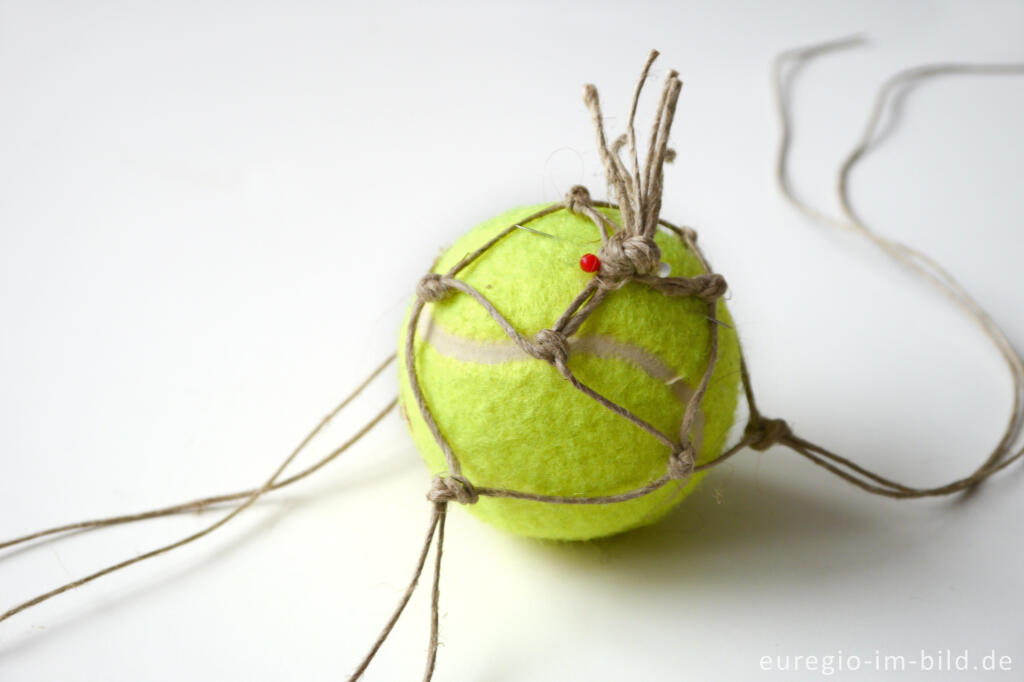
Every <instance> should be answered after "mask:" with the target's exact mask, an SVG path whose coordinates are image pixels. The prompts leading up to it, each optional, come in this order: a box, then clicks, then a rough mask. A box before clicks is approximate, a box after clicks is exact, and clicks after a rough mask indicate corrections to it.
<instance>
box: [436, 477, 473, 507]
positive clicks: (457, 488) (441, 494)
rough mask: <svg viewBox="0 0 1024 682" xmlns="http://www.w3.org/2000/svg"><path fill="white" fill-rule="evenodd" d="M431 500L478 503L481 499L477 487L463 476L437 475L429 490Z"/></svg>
mask: <svg viewBox="0 0 1024 682" xmlns="http://www.w3.org/2000/svg"><path fill="white" fill-rule="evenodd" d="M427 499H428V500H430V501H431V502H436V503H446V502H458V503H459V504H476V503H477V502H478V501H479V500H480V495H479V494H477V492H476V488H474V487H473V484H472V483H470V482H469V481H468V480H466V479H465V478H464V477H462V476H435V477H434V481H433V482H432V483H431V485H430V490H429V491H428V492H427Z"/></svg>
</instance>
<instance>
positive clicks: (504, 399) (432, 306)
mask: <svg viewBox="0 0 1024 682" xmlns="http://www.w3.org/2000/svg"><path fill="white" fill-rule="evenodd" d="M541 208H543V206H527V207H522V208H517V209H513V210H511V211H508V212H506V213H504V214H502V215H499V216H497V217H495V218H493V219H491V220H488V221H487V222H485V223H483V224H481V225H479V226H478V227H476V228H475V229H473V230H471V231H470V232H468V233H466V234H465V235H463V237H461V238H460V239H458V240H457V241H456V242H455V243H454V244H453V245H452V246H451V248H449V249H448V250H447V251H445V252H444V253H443V254H442V255H441V256H440V258H439V259H438V260H437V261H436V262H435V264H434V266H433V268H432V272H435V273H440V274H443V273H446V272H447V271H448V270H449V269H450V268H451V267H452V266H453V265H455V264H456V263H457V262H458V261H459V260H461V259H462V258H463V257H464V256H465V255H466V254H468V253H471V252H473V251H475V250H476V249H477V248H479V247H480V246H482V245H483V244H484V243H486V242H487V241H488V240H490V239H491V238H493V237H494V236H496V235H497V234H498V233H500V232H501V231H502V230H504V229H505V228H507V227H508V226H509V225H512V224H514V223H516V222H517V221H521V220H523V219H525V218H527V217H528V216H530V215H532V214H533V213H535V212H537V211H538V210H539V209H541ZM598 210H601V211H603V212H605V213H606V214H607V215H608V216H610V217H611V218H612V219H613V220H616V221H618V220H619V219H620V215H619V213H618V211H617V210H615V209H611V208H608V209H605V208H601V209H598ZM527 227H529V228H530V229H529V230H527V229H521V230H520V229H517V230H514V231H513V232H512V233H510V234H508V235H506V236H505V237H504V238H502V239H501V240H500V241H498V242H497V243H495V244H494V245H493V246H492V247H490V248H489V249H488V250H487V251H486V252H484V253H483V254H482V255H480V256H479V257H478V258H476V259H475V260H474V261H473V262H472V263H470V264H469V265H468V266H467V267H465V269H463V270H462V271H461V272H460V273H459V274H458V276H457V278H458V279H461V280H464V281H465V282H467V283H468V284H470V285H471V286H473V287H474V288H476V289H477V290H478V291H480V292H481V293H482V294H483V295H484V296H486V297H487V298H488V299H489V300H490V301H491V303H493V305H494V306H495V308H496V309H497V310H498V311H499V312H501V314H502V315H503V316H505V318H506V319H508V320H509V322H511V323H512V325H513V326H514V327H515V328H516V330H518V331H519V332H520V333H521V334H523V335H524V336H525V337H526V338H530V339H532V338H533V337H534V335H535V334H536V333H537V332H538V331H539V330H541V329H547V328H550V327H551V326H552V325H553V324H554V323H555V321H556V320H557V319H558V317H559V316H560V315H561V314H562V313H563V312H564V311H565V309H566V308H567V307H568V306H569V304H570V303H571V301H572V300H573V299H574V298H575V297H576V296H577V294H579V292H580V291H581V290H582V289H583V288H584V287H585V286H586V284H587V282H588V280H589V279H590V278H591V277H593V276H594V275H593V274H590V273H588V272H585V271H584V270H583V269H582V268H581V266H580V259H581V257H582V256H583V255H584V254H587V253H592V252H593V253H596V252H597V251H598V250H599V248H600V246H601V239H600V233H599V232H598V229H597V227H596V226H595V225H594V223H593V222H592V221H591V220H590V219H588V218H585V217H583V216H580V215H577V214H575V213H571V212H569V211H567V210H558V211H556V212H554V213H551V214H549V215H547V216H544V217H542V218H539V219H536V220H533V221H531V222H529V223H528V225H527ZM538 233H542V234H538ZM655 241H656V243H657V244H658V246H659V248H660V249H661V254H662V261H663V263H664V264H667V265H668V266H669V270H670V272H671V275H672V276H674V277H690V276H694V275H697V274H701V273H703V272H704V269H703V268H702V266H701V263H700V260H699V259H698V258H697V256H696V255H695V254H693V253H692V252H691V251H690V250H689V249H688V248H687V246H686V244H685V243H684V242H683V241H682V240H681V239H680V238H679V237H678V236H677V235H675V234H672V233H668V232H663V231H660V230H659V232H658V234H657V235H656V236H655ZM663 268H664V266H663ZM716 305H717V317H718V319H719V320H721V321H722V322H724V323H725V324H724V325H719V328H718V335H719V340H718V358H717V362H716V365H715V369H714V373H713V374H712V377H711V383H710V384H709V386H708V389H707V392H706V393H705V395H704V398H703V401H702V402H701V409H700V412H699V414H698V415H697V419H696V422H695V426H694V428H693V430H692V431H691V433H690V434H689V437H690V440H691V442H692V443H693V445H694V447H695V449H696V451H697V463H698V464H700V463H704V462H707V461H709V460H711V459H713V458H714V457H715V456H717V455H718V454H719V453H720V452H721V450H722V448H723V446H724V443H725V440H726V437H727V436H728V433H729V430H730V428H731V426H732V424H733V418H734V413H735V410H736V404H737V398H738V388H739V378H740V356H739V344H738V341H737V338H736V333H735V331H734V329H733V327H732V320H731V318H730V315H729V312H728V310H727V308H726V306H725V304H724V302H722V301H721V300H719V301H718V302H717V303H716ZM707 314H708V304H707V303H706V302H704V301H702V300H699V299H696V298H685V297H683V298H680V297H669V296H666V295H664V294H662V293H660V292H658V291H655V290H653V289H651V288H650V287H648V286H647V285H645V284H642V283H639V282H628V283H627V284H625V285H624V286H622V287H621V288H619V289H615V290H613V291H611V292H609V293H608V295H607V296H606V298H605V300H604V301H602V302H601V304H600V305H599V306H598V307H597V309H596V310H595V311H594V312H593V313H592V314H591V315H590V317H589V318H587V320H586V321H585V322H584V323H583V325H582V326H581V327H580V329H579V330H578V331H577V332H576V334H574V335H571V336H570V337H569V349H570V353H569V360H568V366H569V368H570V369H571V371H572V372H573V374H574V375H575V376H576V377H578V378H579V379H580V380H581V381H582V382H584V383H586V384H587V385H589V386H590V387H592V388H593V389H595V390H596V391H597V392H599V393H601V394H602V395H604V396H605V397H607V398H609V399H610V400H611V401H612V402H614V403H616V404H618V405H621V406H623V407H626V408H627V409H629V410H630V411H632V412H634V413H635V414H636V415H638V416H639V417H641V418H642V419H644V420H645V421H647V422H648V423H650V424H652V425H653V426H655V427H657V428H658V429H659V430H661V431H662V432H663V433H665V434H667V435H670V436H671V437H672V438H674V439H678V438H679V437H680V434H679V428H680V422H681V420H682V417H683V412H684V409H685V404H686V400H687V399H688V398H689V396H690V395H692V392H693V390H694V388H696V386H697V385H698V383H699V381H700V379H701V377H702V376H703V374H704V371H705V368H706V366H707V362H708V359H709V354H708V351H709V335H710V331H709V321H708V319H707ZM408 324H409V316H408V314H407V315H406V318H405V321H404V323H403V325H402V330H401V333H400V340H399V362H398V367H399V382H400V392H399V398H400V404H401V408H402V413H403V416H404V417H405V419H406V422H407V424H408V426H409V429H410V431H411V433H412V437H413V440H414V442H415V443H416V446H417V448H418V449H419V451H420V453H421V454H422V456H423V458H424V460H425V461H426V463H427V465H428V466H429V468H430V469H431V471H432V472H434V473H435V474H444V473H447V464H446V461H445V457H444V454H443V452H442V451H441V449H440V448H439V446H438V445H437V443H436V442H435V440H434V437H433V435H432V434H431V433H430V430H429V429H428V427H427V424H426V423H425V422H424V420H423V417H422V415H421V414H420V410H419V407H418V405H417V403H416V401H415V399H414V398H413V395H412V391H411V388H410V383H409V376H408V375H407V372H406V369H405V357H404V346H405V338H406V336H405V335H406V331H407V327H408ZM414 362H415V367H416V376H417V379H418V383H419V386H420V389H421V392H422V395H423V398H424V400H425V402H426V404H427V406H428V407H429V409H430V411H431V414H432V415H433V417H434V419H435V421H436V423H437V424H438V427H439V428H440V431H441V433H442V434H443V435H444V437H445V438H446V439H447V441H448V443H449V444H450V445H451V447H452V449H453V451H454V452H455V454H456V456H457V457H458V459H459V462H460V464H461V467H462V473H463V476H465V478H466V479H468V480H469V481H470V482H471V483H472V484H474V485H476V486H485V487H493V488H504V489H513V490H520V491H525V492H530V493H535V494H543V495H559V496H585V497H591V496H603V495H613V494H618V493H622V492H626V491H629V490H633V489H636V488H639V487H641V486H643V485H645V484H647V483H649V482H651V481H653V480H656V479H657V478H658V477H660V476H662V475H663V474H664V473H665V471H666V465H667V462H668V458H669V455H670V454H671V451H670V449H669V448H668V447H667V446H666V445H665V444H664V443H662V442H660V441H659V440H658V439H656V438H655V437H654V436H652V435H651V434H649V433H647V432H645V431H643V430H642V429H640V428H639V427H637V426H636V425H635V424H633V423H631V422H629V421H627V420H626V419H624V418H623V417H622V416H621V415H618V414H615V413H614V412H612V411H611V410H609V409H608V408H607V407H605V406H603V405H601V404H600V403H598V402H597V401H595V400H594V399H592V398H591V397H589V396H587V395H584V394H583V393H581V392H580V391H578V390H576V389H575V388H574V387H573V386H572V385H571V384H570V383H569V382H568V381H566V379H565V378H564V377H563V376H561V374H559V372H558V371H557V370H556V369H555V368H554V367H553V366H552V365H550V364H549V363H547V362H544V361H541V360H538V359H537V358H534V357H531V356H529V355H527V354H526V353H525V352H524V351H523V350H522V349H520V348H519V347H518V346H516V345H515V344H514V343H513V341H512V340H511V339H510V338H508V336H507V335H506V334H505V332H504V331H503V330H502V329H501V328H500V327H499V325H498V324H497V323H496V322H495V321H494V319H493V318H492V317H491V316H490V315H489V314H488V312H487V311H486V310H485V309H484V308H483V307H482V306H481V305H480V304H479V303H478V302H477V301H475V300H474V299H472V298H471V297H470V296H468V295H465V294H464V293H462V292H458V291H451V292H449V295H447V296H445V297H444V299H443V300H440V301H436V302H430V303H427V304H426V305H425V307H424V309H423V311H422V313H421V315H420V320H419V324H418V328H417V334H416V340H415V345H414ZM702 476H703V474H702V473H700V472H698V473H696V474H694V475H693V476H692V477H691V478H690V479H688V480H687V481H685V482H678V481H670V482H669V483H668V484H667V485H665V486H663V487H662V488H660V489H658V490H656V491H655V492H653V493H650V494H648V495H645V496H643V497H640V498H637V499H633V500H629V501H626V502H615V503H611V504H586V505H576V504H573V505H570V504H555V503H547V502H538V501H533V500H519V499H508V498H493V497H487V496H482V497H481V498H480V500H479V501H478V502H477V503H475V504H469V505H465V506H466V508H467V509H468V510H469V511H470V512H472V513H473V514H474V515H476V516H477V517H479V518H481V519H483V520H484V521H487V522H488V523H491V524H493V525H495V526H497V527H499V528H502V529H504V530H507V531H510V532H512V533H516V534H519V535H525V536H531V537H537V538H549V539H558V540H586V539H591V538H596V537H602V536H607V535H612V534H615V533H620V532H623V531H626V530H629V529H631V528H635V527H638V526H641V525H644V524H647V523H651V522H653V521H655V520H657V519H658V518H660V517H661V516H663V515H664V514H665V513H666V512H668V511H669V509H671V508H672V507H673V506H674V505H675V504H677V503H678V502H679V501H680V500H682V499H683V498H684V497H685V496H686V495H687V494H688V493H689V492H691V491H692V490H693V489H694V488H695V486H696V485H697V484H698V482H699V480H700V479H701V478H702Z"/></svg>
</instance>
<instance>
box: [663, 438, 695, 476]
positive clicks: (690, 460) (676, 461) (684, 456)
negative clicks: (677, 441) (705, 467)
mask: <svg viewBox="0 0 1024 682" xmlns="http://www.w3.org/2000/svg"><path fill="white" fill-rule="evenodd" d="M696 466H697V453H696V452H694V450H693V445H691V444H690V443H683V445H682V447H680V448H679V449H678V450H676V451H675V452H673V453H672V454H671V455H670V456H669V458H668V477H669V478H670V479H671V480H673V481H685V480H686V479H688V478H689V477H690V476H693V472H694V470H695V468H696Z"/></svg>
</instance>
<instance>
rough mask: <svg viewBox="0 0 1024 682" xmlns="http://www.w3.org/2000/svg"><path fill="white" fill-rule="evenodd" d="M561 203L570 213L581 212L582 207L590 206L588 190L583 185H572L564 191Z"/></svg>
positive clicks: (582, 210)
mask: <svg viewBox="0 0 1024 682" xmlns="http://www.w3.org/2000/svg"><path fill="white" fill-rule="evenodd" d="M563 203H564V204H565V208H566V210H568V211H569V212H570V213H583V212H584V209H587V208H591V207H592V204H591V202H590V191H589V190H587V188H586V187H584V186H583V185H574V186H572V187H571V188H569V191H568V192H566V193H565V200H564V202H563Z"/></svg>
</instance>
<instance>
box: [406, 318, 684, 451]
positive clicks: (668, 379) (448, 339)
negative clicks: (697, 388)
mask: <svg viewBox="0 0 1024 682" xmlns="http://www.w3.org/2000/svg"><path fill="white" fill-rule="evenodd" d="M417 336H418V337H419V338H421V339H423V340H424V341H426V342H427V343H429V344H430V346H431V347H432V348H433V349H434V350H435V351H437V352H438V353H440V354H441V355H443V356H445V357H448V358H451V359H453V360H459V361H462V362H475V363H477V364H481V365H500V364H503V363H506V362H517V361H525V360H535V358H533V357H532V356H530V355H528V354H527V353H526V351H524V350H523V349H522V348H520V347H519V346H518V345H516V344H515V343H514V342H513V341H511V340H509V339H500V340H498V339H495V340H493V341H474V340H472V339H467V338H464V337H461V336H456V335H455V334H452V333H450V332H448V331H447V330H445V329H444V328H442V327H441V325H440V324H438V323H436V322H435V321H434V317H433V315H431V314H430V312H429V311H428V310H427V309H426V308H424V310H423V312H422V314H421V315H420V320H419V325H418V329H417ZM568 342H569V352H570V354H572V353H583V354H586V355H594V356H596V357H599V358H605V359H612V360H622V361H624V362H626V363H628V364H631V365H633V366H634V367H636V368H637V369H640V370H641V371H643V372H644V373H645V374H647V376H649V377H651V378H652V379H654V380H655V381H658V382H661V383H662V384H664V385H665V387H666V388H668V389H669V390H670V391H671V392H672V394H673V395H675V396H676V398H677V399H678V400H679V402H681V403H682V404H684V405H685V404H686V403H687V401H689V399H690V397H691V396H692V395H693V388H692V387H691V386H690V385H689V384H687V383H686V380H685V379H684V378H682V377H680V376H679V373H678V372H676V371H675V370H673V369H672V368H671V367H669V366H668V365H667V364H666V363H665V362H664V361H663V360H662V359H661V358H659V357H658V356H656V355H654V354H653V353H651V352H650V351H648V350H646V349H644V348H641V347H640V346H635V345H633V344H629V343H622V342H621V341H617V340H616V339H614V338H612V337H610V336H604V335H590V336H570V337H569V339H568ZM679 437H680V439H682V438H683V434H682V433H680V434H679ZM703 446H704V410H702V409H700V408H699V407H698V408H697V416H696V418H695V419H694V422H693V447H694V450H696V451H697V452H698V453H699V452H700V451H701V449H702V447H703Z"/></svg>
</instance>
